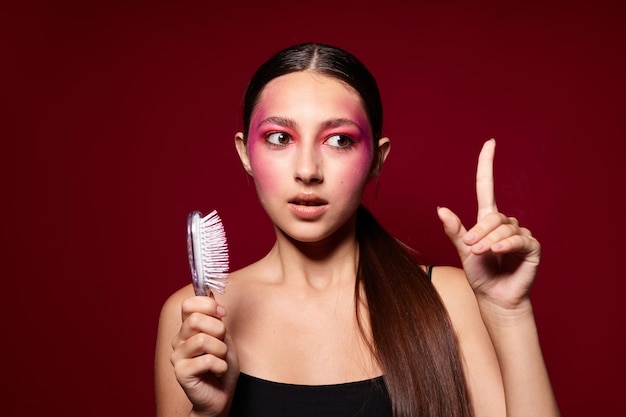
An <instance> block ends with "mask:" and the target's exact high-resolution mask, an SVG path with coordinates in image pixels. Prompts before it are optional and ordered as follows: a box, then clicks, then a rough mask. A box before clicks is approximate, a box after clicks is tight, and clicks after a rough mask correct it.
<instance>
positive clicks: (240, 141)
mask: <svg viewBox="0 0 626 417" xmlns="http://www.w3.org/2000/svg"><path fill="white" fill-rule="evenodd" d="M235 148H236V149H237V153H238V154H239V159H240V160H241V164H242V165H243V167H244V168H245V170H246V172H247V173H248V174H250V175H252V168H251V167H250V158H248V147H247V146H246V141H245V139H244V137H243V133H242V132H237V134H236V135H235ZM252 176H254V175H252Z"/></svg>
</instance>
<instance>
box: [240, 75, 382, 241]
mask: <svg viewBox="0 0 626 417" xmlns="http://www.w3.org/2000/svg"><path fill="white" fill-rule="evenodd" d="M236 143H237V149H238V151H239V154H240V156H241V159H242V162H243V164H244V166H245V167H246V169H247V170H248V172H249V173H250V174H251V175H252V176H253V177H254V182H255V185H256V189H257V193H258V195H259V199H260V201H261V204H262V205H263V207H264V208H265V210H266V212H267V213H268V215H269V216H270V218H271V219H272V221H273V222H274V224H275V225H276V226H277V227H278V228H279V229H280V230H282V231H283V232H285V233H286V234H288V235H289V236H291V237H292V238H294V239H296V240H299V241H302V242H316V241H320V240H322V239H324V238H327V237H329V236H330V235H332V234H333V233H334V232H335V231H337V230H338V229H339V228H340V227H341V226H343V225H344V224H345V223H346V222H347V221H348V220H350V219H351V218H353V215H354V213H355V211H356V208H357V207H358V205H359V204H360V202H361V198H362V195H363V192H364V189H365V185H366V183H367V181H368V180H369V179H370V178H371V174H372V160H373V154H374V153H373V146H372V133H371V129H370V125H369V121H368V118H367V114H366V113H365V110H364V108H363V105H362V104H361V99H360V97H359V95H358V94H357V93H356V91H355V90H354V89H352V88H351V87H349V86H347V85H346V84H344V83H342V82H340V81H338V80H336V79H334V78H331V77H328V76H324V75H321V74H319V73H316V72H312V71H302V72H295V73H291V74H287V75H283V76H281V77H278V78H275V79H274V80H272V81H270V82H269V83H268V84H267V85H266V86H265V88H264V89H263V91H262V92H261V94H260V96H259V100H258V103H257V106H256V108H255V109H254V111H253V112H252V116H251V120H250V126H249V134H248V138H247V144H245V143H244V141H243V136H242V135H241V134H238V135H237V137H236ZM381 143H383V144H384V145H383V146H384V154H385V155H384V156H386V152H387V149H388V140H387V139H381ZM379 146H381V145H379Z"/></svg>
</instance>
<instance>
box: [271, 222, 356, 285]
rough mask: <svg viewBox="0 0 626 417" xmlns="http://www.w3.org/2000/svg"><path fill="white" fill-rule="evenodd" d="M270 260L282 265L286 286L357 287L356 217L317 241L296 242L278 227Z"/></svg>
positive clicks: (281, 269) (282, 276) (282, 277)
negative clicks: (348, 285)
mask: <svg viewBox="0 0 626 417" xmlns="http://www.w3.org/2000/svg"><path fill="white" fill-rule="evenodd" d="M268 257H269V258H270V259H271V260H272V261H273V262H275V263H277V264H278V265H279V269H280V271H281V280H282V281H283V282H285V283H290V284H295V285H306V286H307V287H311V288H312V289H316V290H324V289H328V288H336V287H337V286H339V285H344V284H350V285H352V286H353V285H354V282H355V280H356V270H357V259H358V243H357V240H356V233H355V218H352V219H351V220H349V221H348V222H346V224H345V225H344V226H342V227H341V228H340V229H339V230H337V231H336V232H335V233H333V234H332V235H331V236H329V237H327V238H324V239H322V240H320V241H317V242H300V241H297V240H294V239H293V238H291V237H290V236H288V235H286V234H285V233H284V232H283V231H282V230H280V229H278V228H277V229H276V243H275V244H274V247H273V248H272V250H271V251H270V253H269V254H268Z"/></svg>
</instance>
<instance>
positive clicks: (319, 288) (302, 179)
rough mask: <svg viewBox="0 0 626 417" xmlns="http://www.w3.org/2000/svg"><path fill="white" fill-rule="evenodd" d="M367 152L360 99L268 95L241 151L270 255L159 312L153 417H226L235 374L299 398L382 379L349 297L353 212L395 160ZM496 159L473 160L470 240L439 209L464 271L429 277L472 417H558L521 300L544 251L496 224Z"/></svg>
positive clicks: (383, 149)
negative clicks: (449, 330)
mask: <svg viewBox="0 0 626 417" xmlns="http://www.w3.org/2000/svg"><path fill="white" fill-rule="evenodd" d="M338 134H340V135H345V136H348V137H350V138H351V139H350V141H346V140H344V139H345V137H343V138H342V137H341V136H337V135H338ZM371 140H372V139H371V130H370V127H369V123H368V122H367V116H366V113H365V111H364V110H363V108H362V105H361V101H360V98H359V96H358V95H357V93H356V92H355V91H353V90H352V89H351V88H350V87H348V86H346V85H345V84H343V83H341V82H339V81H337V80H335V79H332V78H328V77H326V76H323V75H320V74H317V73H314V72H311V71H305V72H299V73H293V74H289V75H285V76H282V77H279V78H277V79H275V80H273V81H271V82H270V83H268V85H267V86H266V87H265V89H264V90H263V92H262V94H261V97H260V100H259V104H258V105H257V107H256V108H255V110H254V111H253V114H252V120H251V124H250V133H249V137H248V138H247V141H246V140H244V137H243V134H241V133H238V134H237V135H236V137H235V145H236V147H237V150H238V153H239V156H240V158H241V161H242V164H243V166H244V168H245V169H246V170H247V172H248V173H249V174H250V175H251V176H252V177H253V179H254V182H255V185H256V188H257V193H258V195H259V200H260V201H261V204H262V205H263V207H264V208H265V210H266V211H267V213H268V215H269V217H270V218H271V219H272V221H273V222H274V224H275V230H276V243H275V245H274V246H273V248H272V249H271V250H270V252H269V253H268V254H267V255H266V256H265V257H264V258H262V259H260V260H259V261H257V262H255V263H253V264H252V265H250V266H248V267H245V268H243V269H241V270H239V271H235V272H233V273H231V274H230V277H229V285H228V288H227V291H226V294H225V295H223V296H218V295H216V296H215V297H194V296H193V289H192V288H191V285H188V286H186V287H184V288H182V289H181V290H179V291H178V292H176V293H175V294H173V295H172V296H171V297H170V298H169V299H168V300H167V301H166V303H165V304H164V306H163V310H162V313H161V318H160V322H159V333H158V337H157V349H156V364H155V381H156V398H157V414H158V415H159V416H175V415H206V416H217V415H227V414H228V410H229V408H230V401H231V400H232V395H233V392H234V388H235V384H236V380H237V376H238V374H239V372H240V371H241V372H245V373H247V374H250V375H254V376H256V377H259V378H263V379H267V380H272V381H278V382H285V383H293V384H307V385H317V384H336V383H343V382H350V381H359V380H364V379H369V378H373V377H376V376H379V375H381V374H382V371H381V369H380V367H379V365H378V364H377V363H376V361H375V359H374V358H373V357H372V355H371V353H370V352H369V350H368V348H367V345H366V343H365V341H364V340H363V338H362V337H361V336H360V333H359V330H358V327H357V322H356V318H355V314H354V311H355V306H354V293H353V292H354V283H355V279H356V262H357V243H356V238H355V229H354V227H355V210H356V208H357V206H358V204H359V203H360V200H361V197H362V194H363V190H364V188H365V185H366V184H367V182H368V181H369V180H371V179H372V178H374V177H375V176H376V175H377V174H378V170H379V169H380V167H381V166H382V163H383V162H384V160H385V159H386V157H387V155H388V153H389V149H390V142H389V139H387V138H383V139H380V140H379V141H378V143H377V150H378V152H375V151H374V150H373V146H372V142H371ZM346 143H351V144H350V146H349V147H348V148H345V147H344V146H343V145H345V144H346ZM494 153H495V142H494V141H493V140H491V141H488V142H486V143H485V145H484V147H483V149H482V151H481V153H480V156H479V160H478V168H477V181H476V194H477V200H478V207H479V210H478V216H477V223H476V224H475V225H474V226H473V227H471V228H470V229H469V230H467V229H466V228H465V227H464V226H463V224H462V223H461V221H460V220H459V218H458V217H457V216H456V215H455V214H454V213H453V212H452V211H451V210H449V209H447V208H440V209H438V215H439V218H440V219H441V221H442V224H443V227H444V231H445V233H446V234H447V235H448V236H449V238H450V239H451V241H452V243H453V244H454V246H455V248H456V249H457V251H458V253H459V256H460V258H461V260H462V264H463V269H457V268H451V267H437V268H435V270H434V275H433V284H434V285H435V287H436V289H437V291H438V292H439V293H440V295H441V297H442V299H443V301H444V304H445V306H446V308H447V310H448V313H449V315H450V318H451V320H452V323H453V326H454V328H455V331H456V333H457V336H458V339H459V345H460V349H461V354H462V357H463V361H464V366H465V372H466V375H467V378H468V381H469V388H470V393H471V395H472V400H473V404H474V407H475V415H476V416H503V415H508V416H529V415H542V416H557V415H558V408H557V407H556V403H555V401H554V396H553V395H552V391H551V387H550V382H549V379H548V376H547V372H546V369H545V366H544V363H543V359H542V355H541V350H540V348H539V342H538V339H537V332H536V327H535V322H534V319H533V316H532V306H531V303H530V300H529V298H528V290H529V288H530V286H531V284H532V282H533V280H534V277H535V274H536V269H537V265H538V263H539V259H540V245H539V243H538V242H537V241H536V239H534V238H533V237H532V235H531V233H530V232H529V231H528V230H527V229H524V228H521V227H519V225H518V222H517V220H515V219H513V218H510V217H507V216H505V215H503V214H501V213H499V212H498V210H497V207H496V204H495V198H494V192H493V158H494ZM304 201H306V202H307V204H309V203H311V201H313V202H315V204H316V206H314V207H310V206H305V207H302V205H303V202H304ZM322 203H323V204H322ZM227 312H228V313H227ZM359 312H360V314H361V319H362V320H364V323H367V322H368V317H367V314H366V311H365V310H364V309H362V308H360V309H359ZM172 365H173V366H172Z"/></svg>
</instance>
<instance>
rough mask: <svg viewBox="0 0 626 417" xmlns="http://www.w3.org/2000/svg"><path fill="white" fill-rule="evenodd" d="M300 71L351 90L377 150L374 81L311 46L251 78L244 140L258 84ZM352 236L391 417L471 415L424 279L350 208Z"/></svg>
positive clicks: (355, 64)
mask: <svg viewBox="0 0 626 417" xmlns="http://www.w3.org/2000/svg"><path fill="white" fill-rule="evenodd" d="M304 70H313V71H316V72H319V73H322V74H324V75H327V76H330V77H334V78H336V79H338V80H340V81H342V82H344V83H346V84H347V85H349V86H351V87H352V88H354V89H355V90H356V92H357V93H358V94H359V95H360V96H361V99H362V102H363V106H364V108H365V111H366V113H367V115H368V117H369V122H370V125H371V128H372V133H373V138H372V139H373V140H372V142H373V144H374V147H376V146H377V142H378V141H377V139H379V138H380V137H381V133H382V114H383V113H382V103H381V99H380V93H379V90H378V86H377V83H376V80H375V79H374V77H373V76H372V74H371V73H370V72H369V70H368V69H367V68H366V67H365V66H364V65H363V64H362V63H361V62H360V61H359V60H358V59H357V58H355V57H354V56H353V55H351V54H350V53H348V52H346V51H344V50H342V49H340V48H337V47H333V46H329V45H324V44H318V43H306V44H299V45H295V46H293V47H290V48H287V49H285V50H282V51H280V52H278V53H277V54H276V55H274V56H273V57H272V58H271V59H270V60H268V61H267V62H266V63H264V64H263V65H262V66H261V67H260V68H259V69H258V71H257V72H256V73H255V74H254V76H253V77H252V79H251V81H250V83H249V85H248V89H247V91H246V95H245V102H244V110H243V122H244V137H247V135H248V129H249V124H250V118H251V115H252V112H253V110H254V108H255V106H256V104H257V101H258V98H259V95H260V94H261V92H262V91H263V88H264V87H265V85H266V84H267V83H268V82H270V81H271V80H273V79H274V78H277V77H279V76H281V75H285V74H289V73H292V72H297V71H304ZM375 154H376V153H375ZM373 163H376V161H373ZM356 233H357V239H358V242H359V260H358V273H357V280H356V287H355V292H354V293H355V299H356V303H355V304H356V306H357V307H356V309H357V311H356V316H357V319H358V318H359V317H360V314H359V311H358V309H359V308H360V307H359V306H360V305H362V304H363V303H361V300H360V293H361V289H363V290H364V292H365V297H366V302H365V305H367V309H368V313H369V319H370V326H371V334H372V340H369V339H368V338H367V337H366V336H365V335H366V334H369V332H367V331H365V329H364V328H363V323H362V322H361V321H359V327H360V330H361V334H362V335H363V336H364V337H366V341H367V342H368V343H369V346H370V349H371V350H372V353H373V354H374V356H375V357H376V359H377V360H378V362H379V364H380V366H381V368H382V369H383V372H384V377H385V383H386V384H387V387H388V390H389V394H390V397H391V402H392V407H393V414H394V416H396V417H418V416H419V417H426V416H428V417H435V416H440V417H443V416H445V417H468V416H472V415H473V413H472V408H471V404H470V397H469V393H468V389H467V386H466V382H465V376H464V374H463V366H462V363H461V357H460V354H459V348H458V345H457V341H456V337H455V334H454V331H453V328H452V324H451V322H450V318H449V317H448V314H447V311H446V309H445V307H444V305H443V302H442V301H441V299H440V298H439V295H438V294H437V291H436V290H435V288H434V287H433V286H432V284H431V282H430V279H429V277H428V275H427V274H426V273H425V272H424V270H423V269H422V268H421V267H420V265H419V264H418V263H417V261H416V260H415V259H414V257H413V256H412V255H411V254H410V253H409V252H408V251H407V250H406V248H405V247H404V246H403V245H402V244H401V243H400V242H398V241H397V240H396V239H395V238H394V237H393V236H391V235H390V234H389V233H388V232H387V231H386V230H385V229H384V228H383V227H382V226H381V225H380V224H379V223H378V222H377V221H376V219H375V218H374V217H373V216H372V215H371V213H370V212H369V211H368V210H367V209H366V208H365V207H364V206H363V205H361V206H359V208H358V210H357V220H356Z"/></svg>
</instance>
